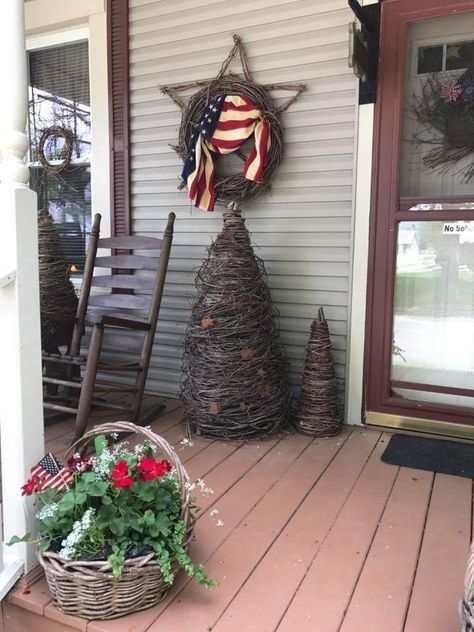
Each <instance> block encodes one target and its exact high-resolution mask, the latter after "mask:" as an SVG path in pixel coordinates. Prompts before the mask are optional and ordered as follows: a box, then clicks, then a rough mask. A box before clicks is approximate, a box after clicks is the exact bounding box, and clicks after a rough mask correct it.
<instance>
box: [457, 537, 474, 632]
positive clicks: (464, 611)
mask: <svg viewBox="0 0 474 632" xmlns="http://www.w3.org/2000/svg"><path fill="white" fill-rule="evenodd" d="M460 610H461V621H462V632H474V540H473V542H472V544H471V551H470V553H469V559H468V561H467V569H466V577H465V579H464V599H463V600H462V601H461V604H460Z"/></svg>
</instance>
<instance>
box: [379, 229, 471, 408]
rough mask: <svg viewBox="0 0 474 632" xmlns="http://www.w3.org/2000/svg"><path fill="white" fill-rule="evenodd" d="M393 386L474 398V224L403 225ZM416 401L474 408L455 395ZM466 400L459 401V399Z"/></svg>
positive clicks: (427, 396)
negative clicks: (470, 393)
mask: <svg viewBox="0 0 474 632" xmlns="http://www.w3.org/2000/svg"><path fill="white" fill-rule="evenodd" d="M393 312H394V313H393V347H392V371H391V378H392V381H393V382H394V386H395V383H396V382H404V383H412V384H413V385H414V387H413V389H411V391H413V390H415V391H416V390H417V389H416V386H415V385H432V386H440V387H450V388H452V389H467V390H472V391H473V394H474V221H471V222H463V221H455V222H443V221H423V222H412V221H403V222H400V223H399V224H398V239H397V261H396V274H395V294H394V310H393ZM394 390H395V392H398V393H399V394H400V395H402V396H405V397H408V398H409V399H417V398H418V399H422V400H424V401H436V402H444V403H453V401H457V403H458V404H461V403H462V405H472V404H473V402H474V400H466V399H465V398H463V400H462V402H461V400H459V399H457V400H453V397H452V393H451V394H450V393H444V394H443V393H437V394H435V393H433V394H430V393H427V392H424V393H423V394H422V393H420V392H417V393H414V392H407V391H406V389H405V390H403V391H400V390H398V391H397V389H396V387H395V389H394ZM460 396H462V395H459V394H458V395H456V397H458V398H459V397H460Z"/></svg>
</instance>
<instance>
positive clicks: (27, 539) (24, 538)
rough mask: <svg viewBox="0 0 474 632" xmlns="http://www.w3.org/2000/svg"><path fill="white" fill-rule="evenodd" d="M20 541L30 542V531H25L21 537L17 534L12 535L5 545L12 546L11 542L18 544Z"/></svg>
mask: <svg viewBox="0 0 474 632" xmlns="http://www.w3.org/2000/svg"><path fill="white" fill-rule="evenodd" d="M20 542H31V533H25V535H23V536H22V537H21V538H19V537H18V536H17V535H14V536H13V537H11V538H10V540H9V541H8V542H7V546H12V544H19V543H20Z"/></svg>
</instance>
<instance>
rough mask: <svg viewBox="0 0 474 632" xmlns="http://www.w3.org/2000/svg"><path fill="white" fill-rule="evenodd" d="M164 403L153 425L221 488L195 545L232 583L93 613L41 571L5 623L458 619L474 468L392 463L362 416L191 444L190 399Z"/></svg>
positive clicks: (68, 629) (63, 436)
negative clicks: (140, 607)
mask: <svg viewBox="0 0 474 632" xmlns="http://www.w3.org/2000/svg"><path fill="white" fill-rule="evenodd" d="M166 403H167V410H166V413H165V414H164V415H162V416H161V418H160V419H159V420H158V421H156V422H155V423H153V424H152V426H153V428H154V430H155V431H158V432H159V433H161V434H163V435H164V436H165V437H166V438H167V439H168V440H169V441H170V442H172V443H173V444H174V445H176V446H177V449H178V450H179V454H180V456H181V458H182V460H183V461H184V462H185V464H186V467H187V469H188V472H189V474H190V476H191V477H192V478H198V477H201V478H203V479H204V480H205V483H206V485H207V486H208V487H210V488H212V489H213V492H214V493H213V494H209V495H205V496H202V497H200V498H199V504H200V506H201V507H202V509H203V512H202V514H201V517H200V519H199V520H198V522H197V527H196V540H195V542H194V543H193V545H192V549H191V551H192V555H193V558H194V559H195V560H196V561H200V562H203V563H204V564H205V568H206V571H207V572H208V574H210V575H211V576H212V577H214V578H217V579H218V580H219V581H220V586H219V587H218V588H216V589H212V590H207V589H204V588H201V587H200V586H198V585H196V584H194V583H192V582H190V581H187V580H186V578H185V577H183V576H181V577H180V578H179V580H178V581H177V583H176V585H175V587H174V589H173V590H172V591H171V592H170V594H169V596H168V597H167V598H166V600H165V601H164V602H162V603H161V604H159V605H158V606H156V607H155V608H151V609H149V610H146V611H143V612H140V613H137V614H135V615H131V616H128V617H124V618H122V619H116V620H113V621H86V620H83V619H79V618H75V617H68V616H65V615H63V614H62V613H61V612H60V611H59V610H57V609H56V608H55V607H54V606H53V605H52V603H51V597H50V595H49V592H48V589H47V586H46V583H45V580H44V579H43V578H40V579H39V580H38V581H36V583H34V584H33V585H31V586H27V587H25V583H24V582H23V584H20V585H19V586H18V587H17V588H16V589H15V590H14V591H13V592H12V593H10V596H9V597H8V599H7V600H6V601H5V602H4V605H3V615H4V628H5V632H30V631H31V632H72V631H73V630H83V631H87V632H145V631H149V632H168V631H169V632H171V631H173V632H207V631H209V630H213V632H271V631H278V632H306V631H307V632H336V631H340V632H381V631H382V630H383V632H401V631H405V632H428V631H429V632H458V631H459V629H460V625H459V619H458V614H457V603H458V600H459V598H460V596H461V593H462V583H463V574H464V568H465V563H466V559H467V552H468V546H469V540H470V537H471V532H472V491H473V490H472V482H471V481H470V480H467V479H463V478H458V477H450V476H446V475H433V474H432V473H430V472H422V471H417V470H409V469H405V468H398V467H394V466H389V465H385V464H384V463H382V462H381V460H380V455H381V453H382V451H383V449H384V447H385V445H386V442H387V440H388V438H389V436H388V435H386V434H383V433H380V432H376V431H370V430H365V429H362V428H347V429H346V430H345V431H344V433H343V434H342V435H341V436H339V437H334V438H330V439H320V440H311V439H310V438H308V437H304V436H302V435H297V434H293V435H290V436H288V437H286V438H284V439H282V440H273V441H267V442H260V443H252V444H246V445H243V444H240V443H229V442H225V443H222V442H210V441H205V440H202V439H193V445H189V446H183V445H180V441H181V439H182V438H183V427H182V423H181V418H182V414H181V411H180V409H179V406H178V404H177V402H175V401H173V400H167V402H166ZM71 427H72V425H71V423H70V422H62V423H60V424H57V425H55V426H51V427H49V428H48V429H47V444H48V449H49V450H51V451H54V452H56V453H60V452H61V451H63V450H64V449H65V448H66V447H67V445H68V442H69V440H70V436H71ZM213 510H216V511H217V512H218V513H213V514H212V516H211V511H213ZM218 521H221V522H222V524H221V523H220V522H218Z"/></svg>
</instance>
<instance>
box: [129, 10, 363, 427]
mask: <svg viewBox="0 0 474 632" xmlns="http://www.w3.org/2000/svg"><path fill="white" fill-rule="evenodd" d="M352 19H353V17H352V14H351V12H350V10H349V9H348V8H347V3H346V1H345V0H318V1H315V0H296V1H294V0H293V1H292V0H242V1H241V2H239V3H236V2H233V1H231V0H215V1H213V2H209V1H208V0H182V1H181V2H180V3H179V6H177V5H176V3H173V2H171V1H167V0H160V1H158V0H151V1H150V0H130V24H129V32H130V114H131V118H130V140H131V145H130V151H131V227H132V230H133V232H135V233H137V234H147V235H153V234H155V233H157V234H159V233H161V232H162V231H163V229H164V226H165V218H166V216H167V214H168V213H169V212H170V211H174V212H175V213H176V215H177V221H176V225H175V231H176V232H175V238H174V245H173V249H172V258H171V261H170V269H169V273H168V283H167V286H166V292H165V297H164V301H163V307H162V312H161V319H160V323H159V328H158V333H157V338H156V344H155V349H154V355H153V359H152V363H151V368H150V373H149V378H148V384H147V389H148V390H150V391H156V392H158V393H163V394H170V395H174V394H176V393H177V390H178V385H179V378H180V367H181V354H182V342H183V336H184V333H185V329H186V324H187V322H188V319H189V314H190V306H191V301H192V299H193V297H194V296H195V288H194V276H195V272H194V271H195V269H196V267H197V266H199V265H200V263H201V261H202V259H203V257H204V256H205V252H206V247H207V246H209V245H210V243H211V241H212V239H213V237H214V236H215V235H216V234H217V233H218V231H219V229H220V227H221V209H220V208H219V207H217V208H216V211H215V212H214V213H213V214H207V213H205V212H203V211H200V210H196V209H192V207H191V205H190V202H189V200H188V198H187V196H186V193H185V192H184V191H178V189H177V184H178V175H179V173H180V167H181V165H180V160H179V158H178V157H177V155H176V154H175V153H174V152H173V151H172V149H171V148H170V146H169V145H170V144H173V143H175V142H176V138H177V130H178V126H179V122H180V112H179V110H178V108H177V107H176V105H175V104H174V103H173V102H172V101H171V100H170V99H169V98H168V97H167V96H165V95H162V94H161V92H160V88H159V86H160V85H163V84H172V83H176V82H188V81H193V80H198V79H205V78H211V77H213V76H215V75H216V74H217V72H218V70H219V68H220V65H221V62H222V61H223V60H224V59H225V57H226V56H227V53H228V51H229V50H230V47H231V45H232V39H231V33H233V32H235V33H238V34H239V35H240V36H241V37H242V39H243V41H244V43H245V45H246V48H247V52H248V56H249V65H250V68H251V70H252V71H253V74H254V79H255V80H256V81H257V82H259V83H274V82H292V83H295V82H298V83H299V82H303V83H306V84H307V85H308V91H307V92H306V93H304V94H303V95H302V96H301V98H300V99H299V100H298V101H297V103H295V104H294V105H293V106H291V108H290V109H289V110H288V111H287V112H286V113H284V114H283V115H282V120H283V125H284V132H285V158H284V161H283V164H282V165H281V167H280V169H279V171H278V173H277V175H276V176H275V179H274V182H273V187H272V191H271V192H270V194H268V195H266V196H264V197H262V198H259V199H257V200H254V201H252V202H249V203H246V204H244V205H243V211H244V215H245V217H246V219H247V225H248V228H249V230H250V232H251V234H252V238H253V241H254V243H255V249H256V252H257V254H258V255H259V256H260V257H262V258H263V260H264V262H265V265H266V268H267V272H268V275H269V279H268V282H269V286H270V289H271V291H272V296H273V299H274V302H275V304H276V306H277V307H278V309H279V312H280V329H281V336H282V340H283V344H284V346H285V351H286V355H287V357H288V358H289V360H290V362H291V375H290V378H291V382H292V385H293V386H294V388H295V390H297V385H298V380H299V374H300V371H301V363H302V359H303V354H304V349H305V345H306V342H307V337H308V333H309V327H310V323H311V320H312V319H313V318H314V316H315V314H316V311H317V308H318V307H319V306H320V305H322V306H324V309H325V313H326V316H327V318H328V321H329V326H330V330H331V335H332V340H333V348H334V356H335V361H336V372H337V376H338V379H339V385H340V389H341V395H343V394H344V393H345V378H346V372H347V349H348V323H349V318H350V316H349V306H350V301H351V298H350V294H351V291H350V288H351V268H352V263H351V262H352V234H353V228H352V227H353V208H354V204H353V197H354V187H353V182H354V175H355V158H354V156H355V137H356V127H357V125H356V118H357V82H356V80H355V78H354V76H353V75H352V72H351V71H350V69H349V68H348V65H347V38H348V35H347V25H348V23H349V22H350V21H351V20H352ZM233 70H234V71H235V72H238V71H239V67H238V66H233ZM359 410H360V409H359ZM350 421H351V423H357V422H359V421H360V415H359V416H358V417H357V419H353V420H350Z"/></svg>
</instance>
